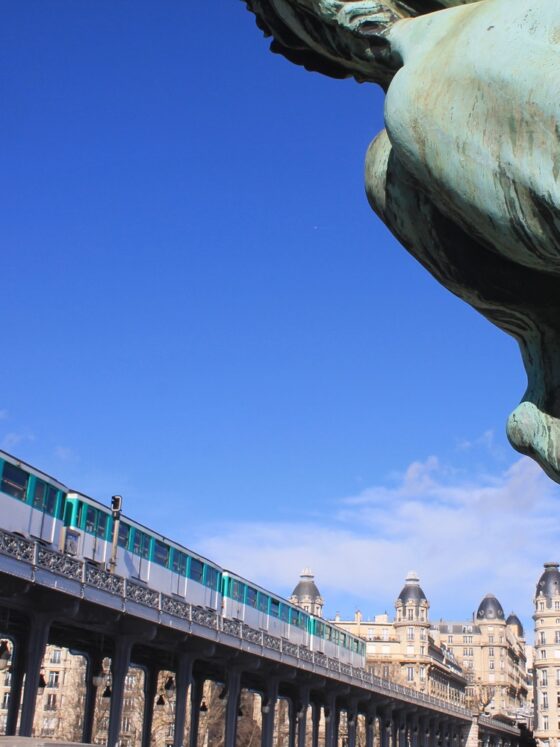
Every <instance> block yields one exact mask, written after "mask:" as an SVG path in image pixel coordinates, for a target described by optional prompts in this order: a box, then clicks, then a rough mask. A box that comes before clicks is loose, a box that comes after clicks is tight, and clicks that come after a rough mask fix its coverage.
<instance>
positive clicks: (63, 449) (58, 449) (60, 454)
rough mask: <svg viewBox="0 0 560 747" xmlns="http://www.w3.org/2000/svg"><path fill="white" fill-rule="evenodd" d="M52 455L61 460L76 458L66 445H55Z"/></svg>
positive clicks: (66, 460)
mask: <svg viewBox="0 0 560 747" xmlns="http://www.w3.org/2000/svg"><path fill="white" fill-rule="evenodd" d="M54 455H55V457H56V458H57V459H60V461H61V462H71V461H74V460H75V459H76V455H75V454H74V452H73V451H72V449H69V448H68V447H67V446H55V449H54Z"/></svg>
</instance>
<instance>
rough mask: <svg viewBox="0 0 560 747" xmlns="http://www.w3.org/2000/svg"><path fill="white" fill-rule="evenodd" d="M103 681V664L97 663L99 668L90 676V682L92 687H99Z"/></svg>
mask: <svg viewBox="0 0 560 747" xmlns="http://www.w3.org/2000/svg"><path fill="white" fill-rule="evenodd" d="M104 682H105V671H104V669H103V664H100V665H99V669H98V670H97V673H96V674H94V675H93V677H92V678H91V684H92V685H93V686H94V687H96V688H97V687H101V686H102V685H103V683H104Z"/></svg>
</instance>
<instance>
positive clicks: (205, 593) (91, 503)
mask: <svg viewBox="0 0 560 747" xmlns="http://www.w3.org/2000/svg"><path fill="white" fill-rule="evenodd" d="M64 523H65V532H66V537H65V549H66V551H67V552H68V551H69V549H70V548H72V552H73V553H74V554H76V555H79V556H80V557H84V558H86V559H88V560H91V561H93V562H96V563H100V564H108V563H109V561H110V559H111V550H112V545H113V533H114V531H115V524H114V520H113V516H112V512H111V510H110V509H109V508H107V507H106V506H103V505H102V504H100V503H98V502H97V501H95V500H93V499H92V498H88V497H87V496H85V495H82V494H81V493H75V492H71V493H68V495H67V497H66V510H65V516H64ZM115 539H116V542H117V551H116V565H115V573H117V574H118V575H120V576H124V577H125V578H130V579H132V580H136V581H140V582H144V583H146V584H147V585H149V586H150V587H151V588H154V589H157V590H158V591H162V592H163V593H164V594H172V595H178V596H180V597H182V598H184V599H187V600H188V601H189V602H191V603H192V604H196V605H200V606H204V607H211V608H212V609H214V610H219V609H220V606H221V568H220V567H219V566H218V565H216V564H215V563H212V562H211V561H209V560H207V559H206V558H203V557H202V556H200V555H198V554H196V553H194V552H193V551H192V550H187V549H186V548H184V547H182V546H181V545H178V544H177V543H175V542H172V541H171V540H169V539H167V538H166V537H164V536H163V535H160V534H157V533H155V532H153V531H152V530H150V529H148V528H147V527H145V526H143V525H142V524H139V523H138V522H136V521H134V520H133V519H130V518H129V517H128V516H124V515H123V516H122V517H121V519H120V521H119V527H118V534H117V537H116V538H115Z"/></svg>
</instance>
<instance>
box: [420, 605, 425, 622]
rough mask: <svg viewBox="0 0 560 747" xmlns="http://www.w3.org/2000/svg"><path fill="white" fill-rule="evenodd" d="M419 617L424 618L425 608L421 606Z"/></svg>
mask: <svg viewBox="0 0 560 747" xmlns="http://www.w3.org/2000/svg"><path fill="white" fill-rule="evenodd" d="M420 619H421V620H425V619H426V610H425V609H424V608H423V607H421V608H420Z"/></svg>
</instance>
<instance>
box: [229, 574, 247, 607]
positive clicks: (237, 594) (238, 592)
mask: <svg viewBox="0 0 560 747" xmlns="http://www.w3.org/2000/svg"><path fill="white" fill-rule="evenodd" d="M244 594H245V584H242V583H241V581H237V580H236V579H234V578H232V579H231V598H232V599H235V600H237V601H238V602H242V601H243V596H244Z"/></svg>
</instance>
